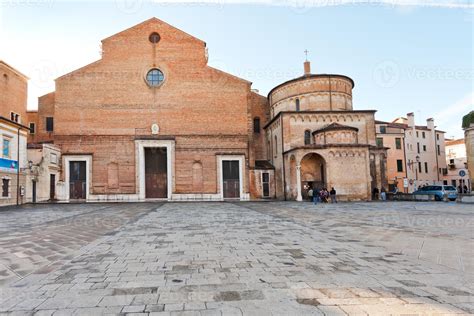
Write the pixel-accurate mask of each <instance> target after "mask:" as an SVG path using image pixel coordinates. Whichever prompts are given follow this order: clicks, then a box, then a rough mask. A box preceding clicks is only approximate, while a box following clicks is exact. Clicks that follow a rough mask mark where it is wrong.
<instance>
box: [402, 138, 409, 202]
mask: <svg viewBox="0 0 474 316" xmlns="http://www.w3.org/2000/svg"><path fill="white" fill-rule="evenodd" d="M405 136H406V131H405V130H403V138H402V145H403V158H404V159H405V166H404V167H405V178H406V179H407V181H408V162H407V152H406V147H405ZM403 191H404V192H405V191H406V192H405V193H408V188H405V185H404V186H403Z"/></svg>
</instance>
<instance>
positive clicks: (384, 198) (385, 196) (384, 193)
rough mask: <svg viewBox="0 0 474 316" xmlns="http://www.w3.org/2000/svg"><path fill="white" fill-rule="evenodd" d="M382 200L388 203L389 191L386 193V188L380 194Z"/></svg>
mask: <svg viewBox="0 0 474 316" xmlns="http://www.w3.org/2000/svg"><path fill="white" fill-rule="evenodd" d="M380 198H381V199H382V201H387V191H385V188H384V187H382V190H381V192H380Z"/></svg>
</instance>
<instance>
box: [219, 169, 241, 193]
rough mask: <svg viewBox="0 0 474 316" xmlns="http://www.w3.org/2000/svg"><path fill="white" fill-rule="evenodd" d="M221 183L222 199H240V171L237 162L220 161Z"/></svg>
mask: <svg viewBox="0 0 474 316" xmlns="http://www.w3.org/2000/svg"><path fill="white" fill-rule="evenodd" d="M222 178H223V179H222V183H223V190H224V192H223V193H224V199H238V198H240V169H239V161H237V160H224V161H222Z"/></svg>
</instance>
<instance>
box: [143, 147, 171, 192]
mask: <svg viewBox="0 0 474 316" xmlns="http://www.w3.org/2000/svg"><path fill="white" fill-rule="evenodd" d="M145 192H146V193H145V194H146V195H145V197H146V198H147V199H166V198H167V197H168V164H167V150H166V148H165V147H163V148H162V147H160V148H145Z"/></svg>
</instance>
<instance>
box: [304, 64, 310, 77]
mask: <svg viewBox="0 0 474 316" xmlns="http://www.w3.org/2000/svg"><path fill="white" fill-rule="evenodd" d="M304 75H305V76H309V75H311V62H309V61H305V62H304Z"/></svg>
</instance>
